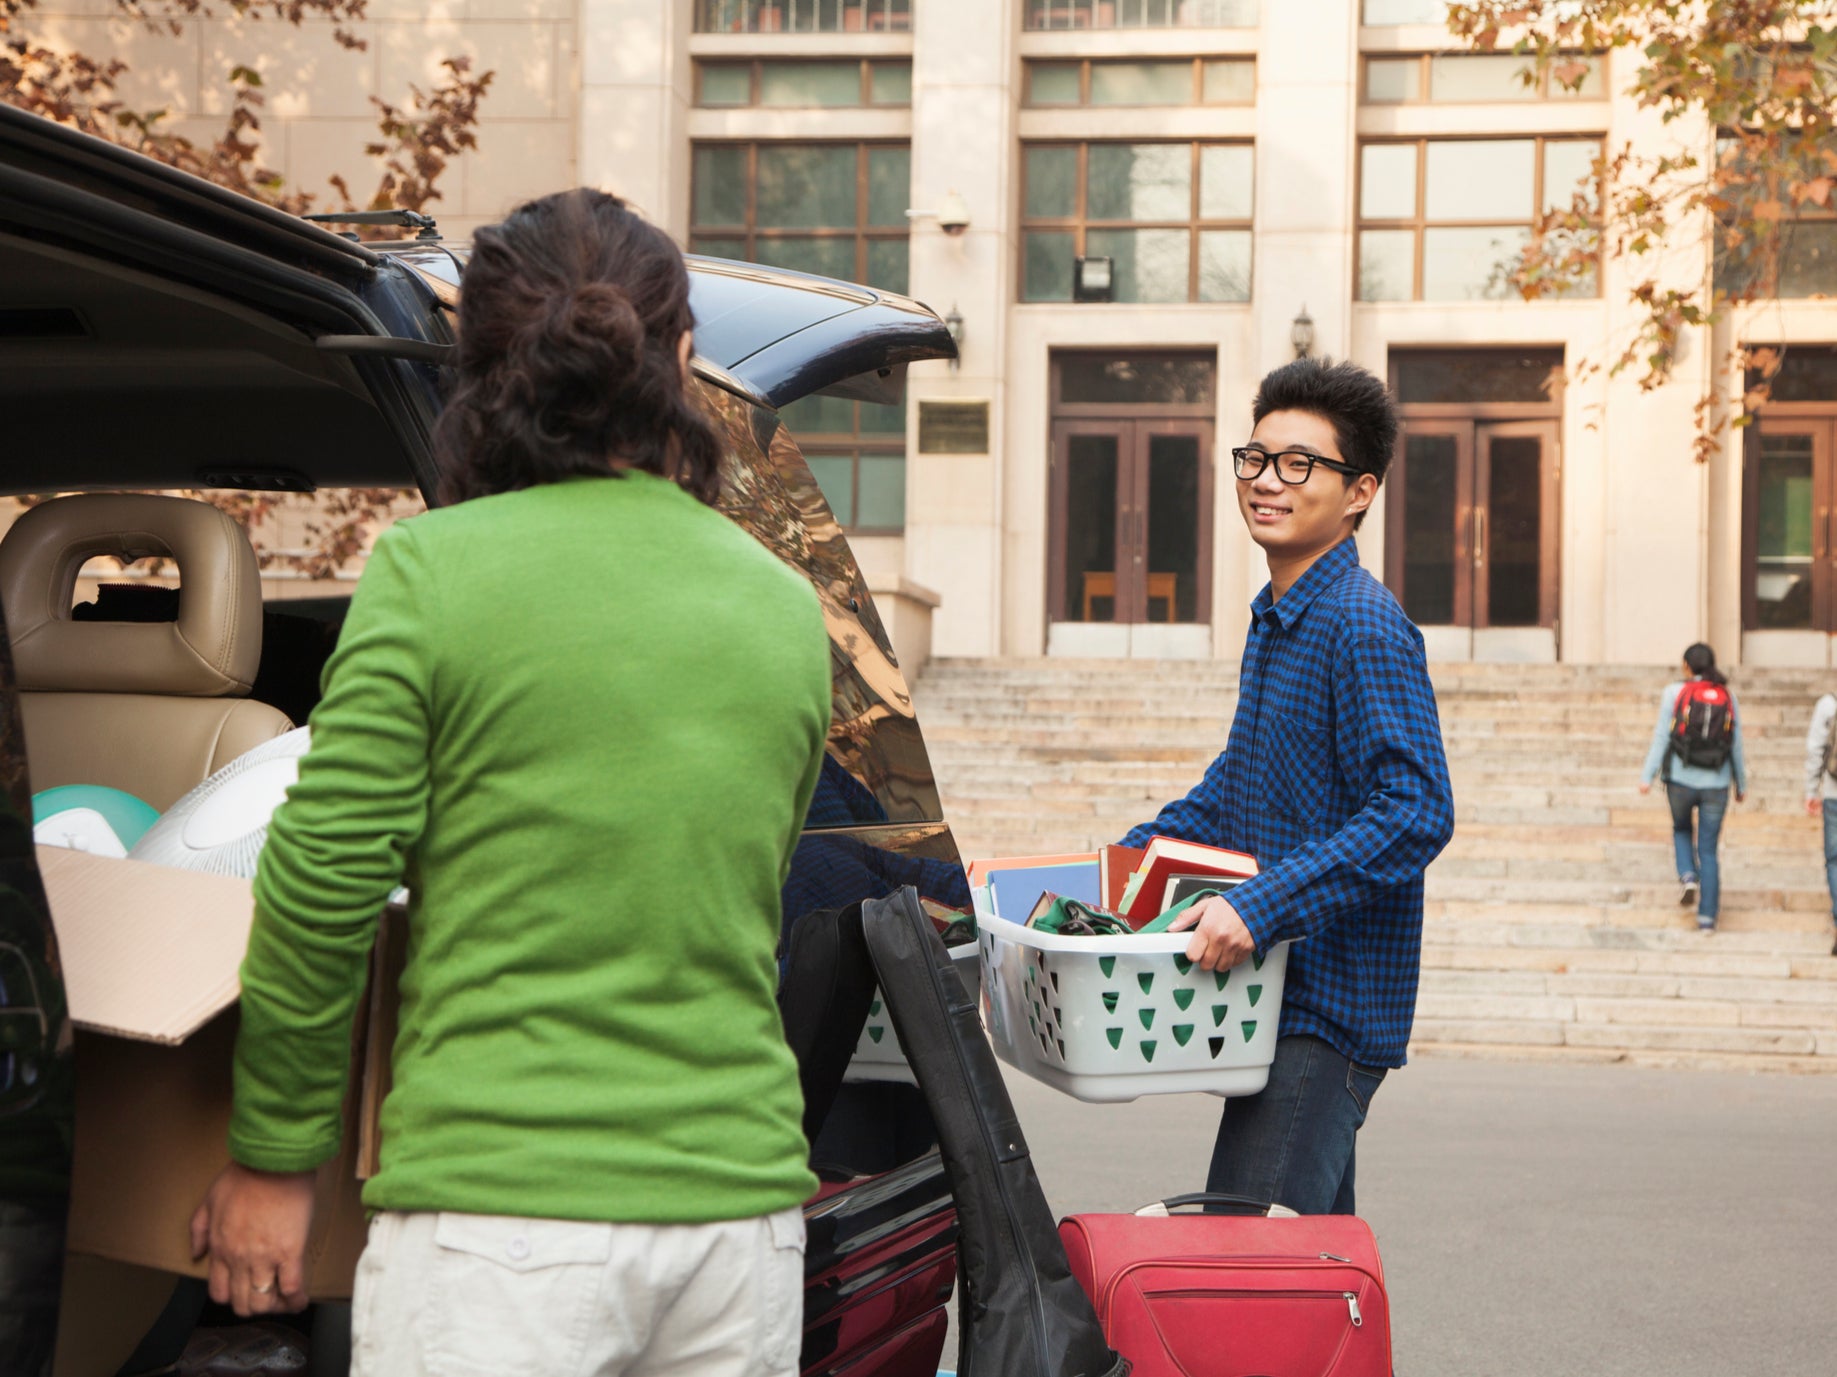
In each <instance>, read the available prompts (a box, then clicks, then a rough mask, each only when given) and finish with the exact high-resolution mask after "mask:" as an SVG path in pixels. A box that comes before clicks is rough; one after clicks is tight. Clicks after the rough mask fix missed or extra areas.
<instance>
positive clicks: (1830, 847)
mask: <svg viewBox="0 0 1837 1377" xmlns="http://www.w3.org/2000/svg"><path fill="white" fill-rule="evenodd" d="M1824 882H1825V883H1826V884H1828V885H1829V886H1830V887H1831V918H1832V920H1833V921H1837V798H1827V799H1826V800H1824Z"/></svg>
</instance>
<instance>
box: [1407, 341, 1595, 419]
mask: <svg viewBox="0 0 1837 1377" xmlns="http://www.w3.org/2000/svg"><path fill="white" fill-rule="evenodd" d="M1391 366H1392V367H1393V368H1394V369H1395V371H1396V378H1397V400H1398V401H1400V402H1444V403H1446V402H1452V403H1456V404H1459V405H1466V404H1468V403H1470V402H1530V403H1538V404H1544V403H1548V402H1550V401H1551V400H1553V399H1554V398H1555V396H1556V395H1557V388H1558V386H1559V385H1560V384H1561V382H1562V377H1563V351H1562V350H1561V349H1397V350H1393V351H1392V353H1391Z"/></svg>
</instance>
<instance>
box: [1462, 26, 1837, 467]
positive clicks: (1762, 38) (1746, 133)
mask: <svg viewBox="0 0 1837 1377" xmlns="http://www.w3.org/2000/svg"><path fill="white" fill-rule="evenodd" d="M1834 25H1837V3H1834V0H1715V2H1714V3H1709V4H1686V3H1679V0H1472V2H1471V3H1455V4H1451V5H1450V6H1449V17H1448V27H1449V29H1450V30H1451V31H1452V32H1453V33H1454V34H1455V35H1456V36H1457V37H1459V38H1462V39H1464V40H1466V41H1467V42H1468V43H1469V44H1470V45H1471V46H1473V47H1475V48H1477V49H1479V50H1481V51H1497V50H1509V51H1511V52H1515V53H1518V54H1521V55H1522V56H1524V57H1525V58H1526V59H1527V61H1528V63H1529V65H1530V66H1531V67H1533V68H1534V69H1536V70H1538V71H1545V70H1547V71H1549V72H1550V73H1551V75H1552V79H1553V80H1556V81H1559V82H1563V83H1564V84H1566V85H1569V86H1571V87H1574V86H1575V85H1576V84H1578V83H1579V82H1580V80H1581V77H1582V74H1583V71H1584V68H1583V65H1582V63H1581V61H1580V59H1581V58H1583V57H1586V56H1590V55H1595V54H1601V53H1620V54H1623V55H1624V56H1623V58H1622V61H1623V62H1625V61H1626V60H1627V59H1629V58H1630V59H1632V60H1633V61H1635V62H1637V64H1638V65H1637V67H1636V69H1635V72H1634V75H1633V78H1632V81H1631V82H1630V84H1628V85H1627V86H1626V89H1627V90H1628V92H1629V93H1630V94H1631V95H1632V96H1633V98H1634V99H1635V100H1636V101H1637V102H1638V104H1639V105H1640V106H1641V107H1642V108H1645V109H1650V110H1656V111H1657V112H1658V114H1659V117H1660V119H1661V121H1662V122H1664V123H1665V124H1671V123H1674V122H1676V121H1679V120H1685V119H1692V120H1695V121H1700V122H1701V124H1702V125H1703V126H1705V127H1707V128H1708V129H1709V130H1710V131H1712V132H1713V135H1714V142H1713V146H1709V145H1708V144H1707V143H1706V145H1705V146H1704V147H1701V148H1695V149H1691V148H1684V149H1679V150H1675V151H1671V152H1665V153H1655V152H1651V151H1646V150H1636V149H1634V148H1633V147H1631V146H1630V145H1629V146H1627V147H1623V148H1621V149H1620V150H1619V151H1617V152H1612V153H1610V154H1608V155H1606V156H1604V157H1602V158H1601V159H1600V160H1598V161H1597V163H1596V165H1595V168H1594V179H1595V182H1596V186H1584V187H1580V188H1578V189H1577V192H1576V195H1575V197H1574V198H1573V200H1572V202H1571V204H1570V205H1568V206H1565V207H1562V208H1559V209H1557V210H1555V211H1552V212H1550V213H1548V214H1546V215H1545V216H1544V217H1543V218H1542V220H1541V221H1540V222H1539V223H1538V224H1537V225H1536V227H1535V228H1534V231H1533V235H1532V241H1531V243H1530V245H1529V246H1528V247H1527V248H1526V250H1525V252H1524V255H1523V257H1522V258H1521V259H1520V260H1519V262H1518V263H1516V264H1515V265H1514V266H1513V268H1512V270H1511V272H1510V275H1509V279H1510V281H1511V284H1512V286H1514V287H1515V288H1516V289H1517V290H1518V292H1519V294H1520V295H1521V296H1523V297H1524V298H1525V299H1526V300H1539V299H1543V298H1549V297H1554V296H1561V295H1564V294H1570V293H1575V292H1579V291H1587V292H1589V293H1590V294H1592V291H1593V289H1594V288H1593V282H1594V279H1595V275H1596V274H1597V273H1598V271H1599V264H1600V262H1601V261H1602V259H1603V257H1605V258H1607V259H1612V260H1617V261H1619V262H1620V263H1621V264H1622V265H1623V266H1625V267H1627V268H1628V269H1629V270H1630V281H1631V285H1630V287H1629V289H1628V290H1629V296H1630V298H1631V300H1632V302H1633V304H1634V305H1635V306H1636V307H1637V309H1638V318H1639V327H1638V329H1637V330H1636V332H1635V333H1634V337H1633V338H1632V339H1631V340H1630V341H1628V342H1627V343H1625V344H1624V345H1621V346H1617V347H1616V348H1615V349H1613V350H1611V351H1610V354H1609V357H1608V358H1607V359H1606V360H1605V363H1606V366H1607V367H1608V369H1609V371H1610V372H1613V373H1619V372H1622V371H1624V370H1625V369H1628V368H1637V369H1639V370H1640V372H1639V385H1640V386H1641V387H1642V388H1644V389H1647V390H1650V389H1653V388H1657V387H1660V386H1663V385H1664V384H1665V383H1666V382H1667V381H1669V380H1670V378H1671V375H1672V371H1673V369H1674V367H1675V365H1676V363H1677V359H1678V341H1679V338H1680V336H1681V333H1682V331H1683V330H1684V329H1686V328H1688V327H1706V326H1711V325H1714V324H1716V323H1718V322H1721V321H1723V320H1726V319H1727V318H1728V317H1729V314H1730V312H1731V311H1732V310H1733V309H1735V308H1737V307H1740V306H1744V305H1749V304H1752V303H1755V302H1760V301H1768V300H1778V299H1779V298H1780V297H1781V296H1783V295H1793V296H1805V295H1811V294H1814V292H1813V291H1812V290H1810V289H1811V288H1814V287H1816V288H1818V289H1819V290H1818V292H1817V293H1816V294H1822V289H1823V288H1825V287H1837V261H1833V258H1832V257H1825V258H1822V259H1821V256H1820V254H1819V253H1818V252H1817V249H1818V247H1819V246H1816V245H1813V244H1811V243H1810V242H1809V239H1810V236H1809V235H1808V234H1802V233H1799V231H1800V228H1801V226H1802V225H1803V224H1804V223H1806V222H1807V220H1808V219H1816V218H1820V217H1821V216H1822V214H1823V213H1824V212H1826V211H1829V210H1830V209H1831V207H1832V193H1833V190H1834V189H1837V125H1834V123H1833V116H1834V113H1837V27H1833V26H1834ZM1597 187H1598V191H1597ZM1700 232H1701V233H1707V234H1708V236H1709V245H1708V247H1709V250H1710V252H1709V253H1708V255H1707V258H1708V262H1709V269H1708V271H1707V272H1706V273H1705V275H1704V277H1703V279H1702V280H1701V281H1699V282H1696V283H1694V284H1690V285H1676V284H1675V283H1667V282H1666V281H1665V280H1664V274H1662V273H1661V271H1660V270H1659V266H1658V256H1659V253H1660V251H1661V249H1663V248H1664V247H1665V246H1667V245H1672V246H1675V245H1676V244H1678V243H1680V242H1688V240H1689V238H1690V237H1694V236H1695V235H1697V234H1698V233H1700ZM1833 257H1837V255H1833ZM1648 265H1649V266H1648ZM1735 355H1736V356H1735V357H1732V358H1731V359H1730V360H1729V362H1730V363H1731V365H1735V364H1744V365H1745V364H1747V363H1750V362H1752V359H1749V358H1747V357H1745V356H1743V355H1742V346H1741V345H1740V344H1739V343H1738V344H1737V345H1736V346H1735ZM1773 366H1774V367H1776V368H1777V359H1774V364H1773ZM1717 395H1719V394H1718V393H1717V392H1716V391H1715V389H1713V388H1712V392H1711V395H1710V396H1709V397H1706V398H1705V399H1703V400H1702V401H1700V402H1699V404H1698V406H1697V413H1696V414H1697V418H1698V434H1697V442H1696V445H1695V452H1696V457H1697V458H1698V459H1699V460H1700V461H1701V460H1704V459H1707V458H1708V457H1709V456H1710V455H1711V454H1712V453H1714V452H1715V450H1716V449H1717V447H1718V446H1719V444H1720V438H1719V435H1720V429H1721V427H1722V425H1723V424H1725V423H1726V422H1728V421H1729V420H1730V417H1729V416H1728V414H1727V412H1728V410H1729V408H1726V407H1723V406H1721V405H1719V404H1718V403H1717V402H1716V400H1715V398H1716V396H1717ZM1744 400H1745V403H1746V405H1747V407H1748V408H1751V407H1752V406H1754V405H1758V404H1759V402H1761V401H1764V400H1765V392H1764V387H1763V389H1762V390H1761V391H1760V392H1758V393H1756V392H1753V391H1750V392H1749V393H1748V395H1747V396H1746V398H1745V399H1744ZM1747 420H1748V416H1747V414H1746V412H1745V411H1744V412H1743V414H1741V415H1738V416H1735V417H1734V418H1733V424H1735V425H1743V424H1746V422H1747Z"/></svg>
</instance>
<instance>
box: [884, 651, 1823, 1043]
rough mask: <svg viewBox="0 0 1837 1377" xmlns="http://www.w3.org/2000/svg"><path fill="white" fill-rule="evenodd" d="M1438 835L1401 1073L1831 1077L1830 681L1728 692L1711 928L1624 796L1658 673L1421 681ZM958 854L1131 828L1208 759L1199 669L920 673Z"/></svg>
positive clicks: (1220, 679)
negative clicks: (1446, 816)
mask: <svg viewBox="0 0 1837 1377" xmlns="http://www.w3.org/2000/svg"><path fill="white" fill-rule="evenodd" d="M1432 677H1433V679H1434V682H1435V686H1436V693H1437V699H1438V702H1439V706H1440V711H1441V716H1442V722H1443V728H1444V738H1445V740H1446V743H1447V749H1448V756H1449V768H1450V772H1451V775H1452V777H1453V780H1454V787H1455V802H1456V818H1457V823H1456V833H1455V838H1454V840H1453V842H1452V843H1451V844H1450V846H1449V847H1448V849H1447V851H1446V852H1445V853H1444V854H1443V856H1442V857H1441V858H1440V859H1439V860H1438V861H1437V862H1436V863H1435V865H1434V866H1433V867H1432V868H1431V869H1430V872H1429V876H1428V882H1427V886H1426V890H1427V902H1426V907H1425V912H1424V948H1423V980H1422V989H1421V994H1420V998H1419V1001H1418V1006H1417V1019H1416V1029H1415V1045H1414V1050H1415V1051H1416V1052H1419V1053H1422V1054H1429V1055H1446V1056H1489V1057H1490V1056H1504V1057H1513V1058H1534V1059H1560V1060H1582V1061H1629V1062H1638V1063H1642V1064H1650V1065H1665V1066H1676V1065H1697V1066H1715V1067H1730V1066H1742V1067H1749V1068H1759V1069H1772V1070H1788V1071H1837V958H1833V957H1832V956H1831V954H1830V948H1831V934H1832V928H1831V922H1830V917H1829V911H1830V901H1829V896H1828V894H1827V893H1826V891H1825V886H1824V875H1823V867H1822V860H1821V851H1820V837H1821V833H1820V826H1819V823H1818V822H1817V820H1815V819H1813V818H1808V817H1806V816H1805V815H1804V813H1803V810H1802V808H1801V805H1800V770H1801V769H1802V756H1803V750H1804V732H1805V723H1806V719H1807V717H1808V715H1809V712H1810V707H1811V703H1812V701H1813V699H1814V698H1815V697H1816V696H1817V694H1818V693H1820V692H1823V691H1824V690H1825V688H1826V687H1827V686H1828V683H1829V679H1830V676H1826V675H1821V674H1818V673H1816V672H1814V671H1807V670H1775V671H1743V672H1739V673H1738V674H1736V675H1734V676H1732V679H1733V687H1734V689H1735V693H1736V695H1737V698H1738V700H1739V702H1740V705H1741V713H1742V723H1743V733H1744V746H1745V749H1746V755H1747V761H1748V770H1749V776H1750V793H1749V796H1748V799H1747V801H1746V802H1745V803H1743V804H1741V805H1739V806H1736V807H1733V808H1731V810H1730V812H1729V814H1728V817H1727V821H1726V823H1725V825H1724V838H1723V846H1722V875H1723V880H1722V884H1723V905H1722V909H1723V911H1722V920H1721V924H1720V927H1719V930H1718V931H1717V932H1716V933H1715V934H1714V935H1712V936H1707V937H1706V936H1703V935H1701V934H1699V933H1698V932H1697V931H1696V930H1695V921H1694V914H1693V912H1692V911H1691V910H1687V909H1681V908H1679V907H1678V905H1677V902H1676V901H1677V897H1678V894H1677V885H1676V880H1675V878H1674V874H1673V869H1672V860H1671V840H1670V820H1669V815H1668V814H1667V812H1666V810H1665V807H1664V803H1663V800H1662V797H1660V796H1659V791H1655V793H1654V794H1653V795H1652V796H1644V797H1642V796H1641V795H1640V794H1639V793H1638V792H1637V790H1636V788H1635V785H1636V784H1637V782H1638V774H1639V767H1640V764H1641V762H1642V760H1643V758H1644V755H1645V751H1646V746H1647V743H1648V741H1649V740H1650V736H1651V731H1652V724H1653V719H1654V715H1655V712H1656V700H1657V694H1658V690H1659V688H1660V687H1662V686H1663V685H1664V684H1665V683H1666V682H1667V671H1666V670H1665V669H1662V668H1658V667H1653V668H1651V669H1644V668H1637V667H1633V668H1629V667H1587V666H1484V665H1458V666H1437V667H1435V669H1434V670H1433V672H1432ZM915 697H916V700H917V704H918V710H919V715H920V721H921V722H922V723H923V724H924V729H925V737H926V741H927V744H928V746H929V748H930V751H931V756H932V763H933V767H934V768H935V770H936V771H937V775H938V781H939V786H940V789H941V791H942V793H943V797H944V804H945V809H946V816H947V817H949V818H950V820H951V823H952V826H953V828H954V829H955V831H956V835H957V839H958V843H959V845H960V847H961V848H962V851H963V854H964V855H965V856H966V857H970V856H990V855H1019V854H1028V853H1035V852H1051V851H1069V850H1085V849H1089V848H1091V847H1094V846H1096V845H1099V844H1101V843H1103V842H1107V841H1113V840H1115V839H1116V838H1117V837H1118V836H1120V835H1122V833H1123V832H1124V831H1126V830H1127V829H1128V828H1129V827H1131V826H1133V825H1134V824H1136V823H1138V822H1141V821H1144V820H1146V819H1148V818H1151V817H1152V816H1153V815H1154V813H1155V812H1156V811H1157V810H1158V809H1159V807H1160V806H1161V805H1162V804H1163V803H1165V802H1167V801H1168V800H1170V799H1173V798H1176V797H1178V796H1180V795H1181V794H1184V793H1185V792H1186V791H1187V789H1189V788H1190V787H1191V786H1192V784H1193V783H1194V782H1195V781H1197V779H1198V778H1199V776H1200V774H1201V773H1203V771H1204V770H1205V768H1206V766H1207V765H1208V764H1209V763H1210V762H1211V760H1212V759H1213V757H1214V755H1215V754H1216V753H1217V751H1218V750H1219V749H1220V748H1221V746H1222V745H1223V742H1224V740H1225V736H1226V733H1227V731H1228V729H1229V725H1230V722H1231V718H1232V714H1233V712H1234V711H1235V709H1236V698H1237V676H1236V674H1235V673H1234V672H1232V670H1231V669H1229V668H1228V667H1226V666H1223V665H1220V664H1216V663H1209V662H1208V663H1197V664H1195V663H1192V662H1162V663H1155V662H1147V663H1140V662H1137V663H1121V662H1090V661H1085V662H1079V661H1045V660H1026V661H1000V660H975V661H969V660H949V659H941V660H934V661H932V663H931V665H930V666H929V667H928V668H927V670H926V673H925V675H924V676H923V678H922V679H921V680H920V682H919V683H918V685H917V686H916V690H915Z"/></svg>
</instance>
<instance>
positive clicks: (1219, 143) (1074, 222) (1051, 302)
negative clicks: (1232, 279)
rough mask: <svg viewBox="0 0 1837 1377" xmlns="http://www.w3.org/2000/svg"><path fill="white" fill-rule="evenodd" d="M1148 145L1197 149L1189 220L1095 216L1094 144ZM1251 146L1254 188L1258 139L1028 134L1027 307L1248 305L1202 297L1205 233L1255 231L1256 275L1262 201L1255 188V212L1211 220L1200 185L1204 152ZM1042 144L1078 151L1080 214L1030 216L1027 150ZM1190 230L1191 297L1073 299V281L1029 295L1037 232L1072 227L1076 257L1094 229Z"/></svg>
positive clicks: (1022, 185) (1020, 249)
mask: <svg viewBox="0 0 1837 1377" xmlns="http://www.w3.org/2000/svg"><path fill="white" fill-rule="evenodd" d="M1144 144H1161V145H1168V146H1172V147H1176V148H1178V147H1184V148H1186V149H1188V150H1189V152H1190V154H1191V159H1192V162H1191V169H1190V172H1189V179H1188V183H1187V196H1188V200H1187V209H1188V215H1187V218H1186V219H1185V220H1094V219H1092V218H1091V217H1090V216H1089V215H1088V214H1086V213H1085V211H1086V208H1087V207H1088V205H1089V192H1090V154H1091V149H1092V148H1094V147H1100V146H1106V145H1112V146H1126V147H1135V146H1139V145H1144ZM1215 147H1216V148H1248V149H1249V150H1250V151H1251V172H1252V179H1253V187H1254V177H1255V171H1256V141H1255V140H1254V139H1249V138H1185V139H1167V138H1160V139H1154V138H1148V139H1076V138H1046V139H1027V140H1024V141H1023V142H1022V144H1021V158H1020V176H1019V178H1018V179H1017V181H1018V182H1019V195H1020V203H1019V214H1018V216H1017V218H1016V224H1017V226H1018V229H1019V233H1018V234H1017V235H1016V236H1015V238H1016V252H1017V253H1018V255H1019V274H1018V276H1017V278H1016V285H1017V300H1018V301H1019V303H1020V304H1021V305H1024V306H1058V305H1080V306H1108V305H1146V306H1181V305H1185V306H1245V305H1248V304H1249V303H1250V301H1251V297H1250V296H1249V295H1248V294H1246V296H1245V297H1244V299H1243V300H1241V301H1202V300H1200V298H1199V238H1198V236H1199V234H1200V233H1201V232H1202V231H1204V230H1231V231H1239V232H1242V233H1245V234H1248V235H1249V236H1250V251H1251V275H1252V278H1253V279H1254V274H1255V264H1256V257H1255V255H1256V233H1255V227H1256V201H1255V196H1254V190H1253V194H1252V199H1251V206H1250V214H1249V215H1247V216H1245V217H1244V218H1243V219H1241V220H1218V219H1206V218H1204V217H1202V216H1201V215H1200V213H1199V210H1200V197H1201V196H1202V194H1203V188H1202V187H1201V185H1200V166H1201V158H1202V155H1203V151H1204V150H1205V149H1207V148H1215ZM1036 148H1072V149H1075V150H1077V158H1078V173H1077V180H1076V184H1075V185H1076V191H1075V193H1074V205H1075V213H1074V214H1073V215H1072V216H1071V217H1070V218H1066V217H1029V216H1028V215H1027V155H1028V154H1029V153H1031V152H1032V151H1033V150H1034V149H1036ZM1092 229H1096V230H1157V229H1158V230H1185V231H1186V232H1187V235H1188V239H1187V263H1186V300H1185V301H1183V302H1182V301H1172V302H1162V301H1156V302H1128V301H1116V300H1114V299H1112V300H1111V301H1107V302H1073V301H1072V298H1071V287H1070V284H1067V287H1066V295H1065V296H1064V297H1045V298H1039V297H1035V298H1029V297H1027V296H1026V295H1025V292H1026V287H1027V236H1028V235H1029V234H1031V233H1058V234H1063V233H1067V232H1069V233H1070V234H1071V235H1072V256H1073V258H1074V259H1077V258H1080V257H1083V256H1084V253H1085V242H1086V241H1085V236H1086V234H1087V233H1088V232H1089V231H1090V230H1092Z"/></svg>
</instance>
